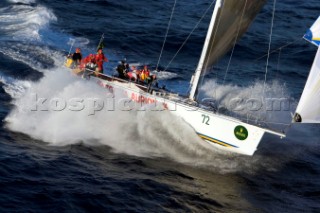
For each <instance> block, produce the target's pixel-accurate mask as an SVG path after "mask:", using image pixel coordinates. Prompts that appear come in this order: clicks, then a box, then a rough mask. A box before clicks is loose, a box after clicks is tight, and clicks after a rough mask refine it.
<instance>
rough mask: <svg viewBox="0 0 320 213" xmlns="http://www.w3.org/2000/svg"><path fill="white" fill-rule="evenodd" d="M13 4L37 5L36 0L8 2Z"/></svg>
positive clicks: (13, 0)
mask: <svg viewBox="0 0 320 213" xmlns="http://www.w3.org/2000/svg"><path fill="white" fill-rule="evenodd" d="M8 1H9V2H12V3H23V4H33V3H36V0H8Z"/></svg>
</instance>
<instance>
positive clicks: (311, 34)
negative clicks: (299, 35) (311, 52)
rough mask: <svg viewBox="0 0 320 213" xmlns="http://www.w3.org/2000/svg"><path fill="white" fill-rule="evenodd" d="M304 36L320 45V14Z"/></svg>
mask: <svg viewBox="0 0 320 213" xmlns="http://www.w3.org/2000/svg"><path fill="white" fill-rule="evenodd" d="M303 38H304V39H306V40H307V41H309V42H311V43H312V44H314V45H316V46H319V45H320V16H319V18H318V19H317V21H316V22H315V23H314V24H313V25H312V27H311V28H310V29H309V30H308V31H307V33H306V34H305V35H304V36H303Z"/></svg>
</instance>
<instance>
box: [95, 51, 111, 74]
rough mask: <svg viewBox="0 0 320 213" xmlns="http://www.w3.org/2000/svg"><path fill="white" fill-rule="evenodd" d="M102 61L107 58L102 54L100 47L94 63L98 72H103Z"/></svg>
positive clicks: (105, 60) (106, 60)
mask: <svg viewBox="0 0 320 213" xmlns="http://www.w3.org/2000/svg"><path fill="white" fill-rule="evenodd" d="M103 62H108V59H107V58H106V57H105V56H104V54H103V52H102V49H101V48H100V49H98V52H97V54H96V64H97V66H98V71H99V72H100V73H103Z"/></svg>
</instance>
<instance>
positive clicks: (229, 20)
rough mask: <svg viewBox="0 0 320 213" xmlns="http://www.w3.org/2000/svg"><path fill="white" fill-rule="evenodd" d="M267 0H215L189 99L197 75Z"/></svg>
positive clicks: (244, 28)
mask: <svg viewBox="0 0 320 213" xmlns="http://www.w3.org/2000/svg"><path fill="white" fill-rule="evenodd" d="M265 3H266V0H217V1H216V5H215V8H214V11H213V14H212V19H211V22H210V25H209V28H208V33H207V37H206V40H205V43H204V46H203V50H202V53H201V57H200V60H199V63H198V67H197V69H196V72H195V75H194V79H193V81H192V88H191V92H190V96H189V98H190V99H192V100H194V99H195V96H196V95H197V88H198V82H199V79H200V76H201V75H202V74H203V73H205V72H206V71H207V70H209V69H211V67H212V65H213V64H214V63H216V62H217V61H218V60H219V59H220V57H222V56H223V55H224V54H226V52H227V51H228V50H230V48H231V47H232V46H233V45H234V44H235V42H236V41H237V40H238V39H239V38H241V36H242V35H243V34H244V33H245V32H246V31H247V29H248V27H249V26H250V24H251V23H252V21H253V20H254V19H255V17H256V15H257V14H258V13H259V11H260V10H261V8H262V7H263V5H264V4H265Z"/></svg>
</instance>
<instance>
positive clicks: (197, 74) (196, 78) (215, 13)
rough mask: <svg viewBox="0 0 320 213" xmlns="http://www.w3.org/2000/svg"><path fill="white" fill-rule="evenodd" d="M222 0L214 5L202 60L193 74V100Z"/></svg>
mask: <svg viewBox="0 0 320 213" xmlns="http://www.w3.org/2000/svg"><path fill="white" fill-rule="evenodd" d="M222 1H223V0H217V1H216V4H215V7H214V10H213V14H212V17H211V21H210V25H209V28H208V32H207V36H206V40H205V42H204V45H203V49H202V53H201V56H200V60H199V63H198V66H197V69H196V71H195V74H194V75H193V76H192V77H193V78H192V81H191V84H192V86H191V92H190V95H189V99H191V100H195V98H196V97H195V96H196V94H197V90H198V83H199V80H200V76H201V73H202V70H203V64H204V62H205V58H206V55H207V52H208V49H209V44H210V40H211V36H212V33H213V28H214V23H216V21H215V20H216V18H217V17H218V12H219V9H220V8H221V6H222Z"/></svg>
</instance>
